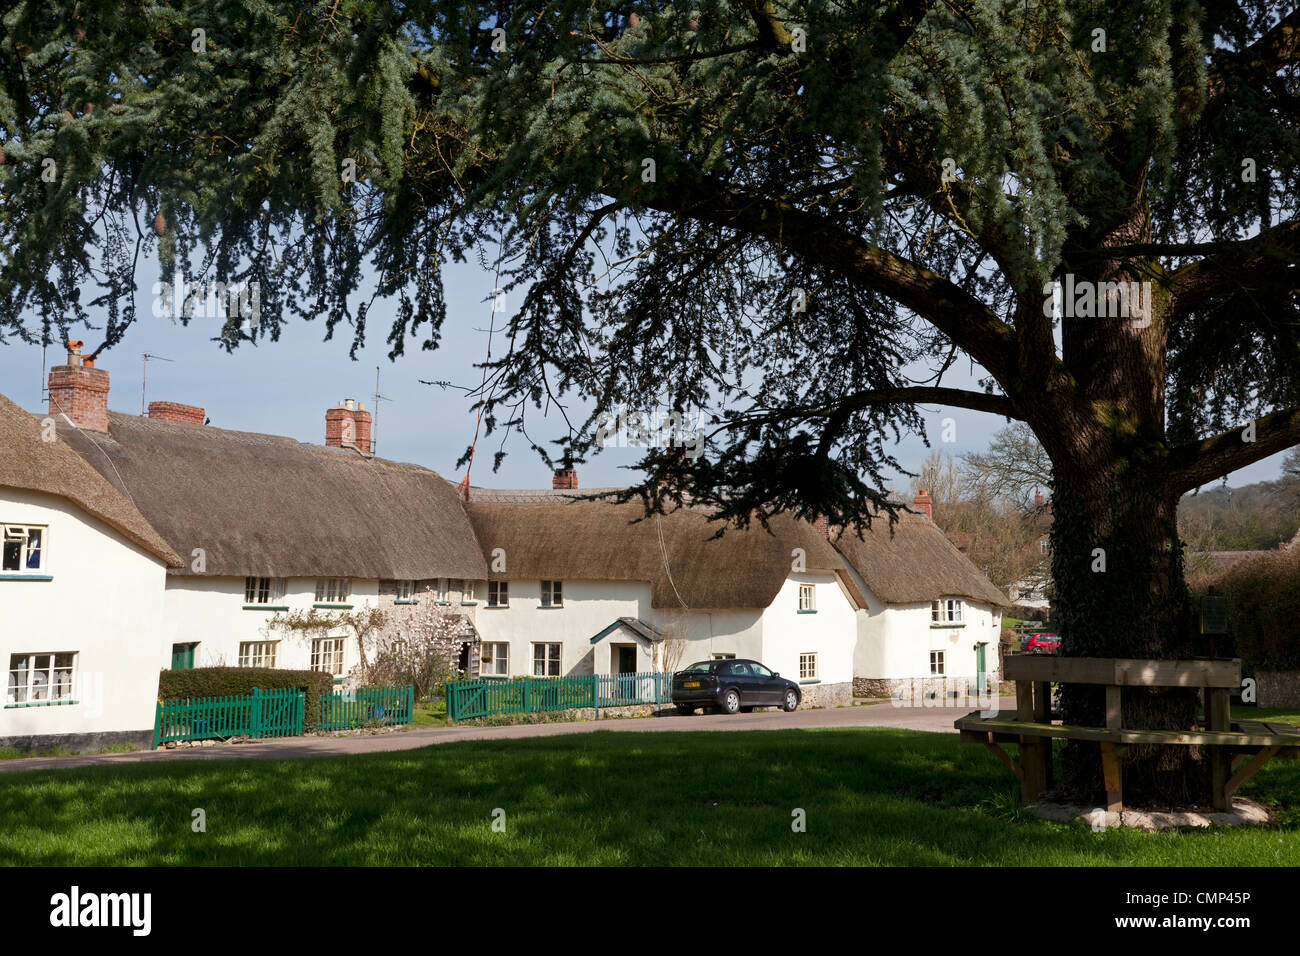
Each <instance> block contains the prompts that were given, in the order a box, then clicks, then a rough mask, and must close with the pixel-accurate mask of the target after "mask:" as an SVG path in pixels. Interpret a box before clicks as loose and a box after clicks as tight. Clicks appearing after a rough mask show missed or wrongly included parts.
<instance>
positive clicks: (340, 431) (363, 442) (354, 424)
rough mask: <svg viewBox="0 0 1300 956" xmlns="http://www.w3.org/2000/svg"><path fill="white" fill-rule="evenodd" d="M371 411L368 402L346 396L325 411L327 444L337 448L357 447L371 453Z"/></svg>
mask: <svg viewBox="0 0 1300 956" xmlns="http://www.w3.org/2000/svg"><path fill="white" fill-rule="evenodd" d="M370 422H371V418H370V413H369V412H368V411H366V403H365V402H362V403H361V404H360V405H358V404H357V402H356V400H355V399H351V398H345V399H343V401H341V402H339V403H338V404H337V405H336V406H334V407H333V408H330V409H327V410H326V412H325V444H326V445H331V446H333V447H335V448H340V447H347V448H356V449H357V450H359V451H362V452H364V453H365V454H367V455H369V454H370V452H371V448H370Z"/></svg>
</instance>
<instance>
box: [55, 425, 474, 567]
mask: <svg viewBox="0 0 1300 956" xmlns="http://www.w3.org/2000/svg"><path fill="white" fill-rule="evenodd" d="M108 428H109V433H108V435H96V436H94V442H93V443H92V442H91V441H90V438H89V437H87V436H84V435H82V434H80V433H72V434H70V435H69V436H68V443H69V444H70V445H72V446H73V448H75V449H76V451H78V452H79V453H80V454H81V455H82V457H83V458H85V460H86V461H87V462H89V463H90V464H91V465H92V466H93V467H94V468H95V470H97V471H98V472H99V473H100V474H101V475H103V476H104V477H105V478H107V479H108V480H109V481H110V482H112V483H113V484H114V485H115V486H117V487H118V488H119V489H122V490H124V491H126V492H128V493H129V495H130V497H131V498H132V500H134V501H135V503H136V506H137V507H138V508H139V509H140V511H141V512H142V513H143V514H144V515H145V517H146V518H148V520H149V523H150V524H152V525H153V526H154V527H155V528H157V529H158V532H159V533H160V534H161V535H162V536H163V538H165V539H166V541H167V542H168V543H169V544H170V545H171V546H172V547H173V548H175V549H176V550H177V551H178V552H180V553H181V554H182V555H187V556H188V555H190V554H191V553H192V551H193V550H194V549H195V548H203V549H204V551H205V552H206V562H207V565H206V571H205V573H206V574H207V575H208V576H213V575H237V576H242V575H254V574H255V575H266V576H273V577H316V576H318V575H319V576H331V577H333V576H337V577H354V578H384V579H391V578H396V579H408V578H414V579H425V578H435V577H454V578H475V579H480V580H481V579H483V578H486V577H487V567H486V565H485V564H484V562H483V556H482V554H481V553H480V552H479V549H478V546H477V544H476V543H475V541H474V535H473V532H472V530H471V529H470V526H469V522H468V521H467V520H466V518H465V514H464V511H463V510H462V509H461V506H460V501H459V499H458V498H457V497H456V492H455V490H454V489H453V488H452V487H451V485H449V484H448V483H447V482H446V481H444V480H443V479H442V478H441V477H439V476H438V475H437V474H436V473H434V472H432V471H429V470H428V469H425V468H420V467H418V466H416V465H407V464H399V463H396V462H391V461H385V460H384V459H381V458H364V457H362V456H361V455H360V454H359V453H357V452H356V451H353V450H352V449H345V448H330V447H325V446H321V445H306V444H302V443H300V442H298V441H295V440H294V439H292V438H282V437H279V436H275V435H260V434H255V433H251V432H237V431H228V430H226V429H222V428H212V427H210V426H205V425H193V424H188V423H184V422H173V421H168V420H165V419H158V418H140V417H137V416H135V415H123V414H121V413H120V412H109V413H108ZM60 434H62V432H60ZM186 562H187V563H186V565H185V567H184V568H183V569H182V571H181V572H180V573H183V574H193V573H194V572H193V571H192V569H191V565H190V564H189V559H188V557H187V559H186Z"/></svg>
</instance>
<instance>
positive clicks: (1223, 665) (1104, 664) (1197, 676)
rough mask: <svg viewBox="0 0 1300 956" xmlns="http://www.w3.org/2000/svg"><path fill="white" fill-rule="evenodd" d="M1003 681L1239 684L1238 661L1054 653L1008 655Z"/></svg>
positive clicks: (1178, 685) (1184, 684) (1197, 685)
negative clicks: (1059, 654) (1062, 655)
mask: <svg viewBox="0 0 1300 956" xmlns="http://www.w3.org/2000/svg"><path fill="white" fill-rule="evenodd" d="M1002 672H1003V676H1004V677H1005V678H1006V679H1007V680H1028V681H1054V682H1056V683H1062V684H1111V685H1114V686H1117V687H1227V688H1238V687H1240V686H1241V661H1240V660H1238V659H1236V658H1233V659H1231V660H1183V661H1162V660H1146V659H1143V658H1136V657H1134V658H1129V657H1122V658H1114V657H1057V656H1056V655H1054V654H1008V655H1007V656H1006V659H1005V660H1004V661H1003V668H1002Z"/></svg>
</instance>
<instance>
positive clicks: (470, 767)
mask: <svg viewBox="0 0 1300 956" xmlns="http://www.w3.org/2000/svg"><path fill="white" fill-rule="evenodd" d="M1251 790H1252V792H1251V793H1250V795H1251V796H1253V797H1254V798H1255V799H1259V800H1261V801H1262V802H1265V803H1271V804H1280V803H1290V802H1292V801H1294V797H1295V794H1296V793H1297V792H1300V772H1298V771H1297V769H1296V768H1295V764H1294V763H1293V762H1287V763H1285V764H1282V763H1279V764H1276V765H1273V766H1270V767H1269V768H1268V769H1266V770H1265V771H1264V772H1262V773H1261V774H1260V775H1259V776H1258V777H1257V778H1256V779H1255V781H1253V782H1252V786H1251ZM196 808H202V810H203V811H204V814H205V816H206V827H207V829H206V832H199V833H196V832H194V831H193V829H192V826H191V824H192V821H193V819H194V816H193V811H194V810H195V809H196ZM498 810H499V811H503V815H502V814H500V813H495V811H498ZM797 811H802V814H801V816H802V818H803V819H804V820H805V821H806V829H805V831H804V832H797V831H796V830H795V829H794V827H792V824H794V823H795V822H796V817H797V816H799V814H798V813H797ZM1290 812H1291V811H1289V810H1288V813H1290ZM494 820H498V821H503V822H504V832H497V831H496V830H494V829H493V822H494ZM1298 823H1300V821H1298V820H1296V819H1295V817H1294V815H1292V816H1290V817H1288V818H1286V825H1284V826H1283V827H1281V828H1277V829H1272V830H1267V831H1246V830H1237V831H1225V830H1216V831H1213V832H1184V833H1180V834H1159V835H1151V834H1141V833H1134V832H1131V831H1110V832H1107V833H1093V832H1092V831H1091V830H1090V829H1088V828H1087V827H1084V826H1079V825H1075V826H1065V825H1061V824H1051V823H1046V822H1043V821H1039V820H1036V819H1032V818H1027V817H1026V816H1025V814H1024V813H1023V812H1022V811H1021V810H1020V809H1019V807H1018V806H1017V801H1016V787H1015V784H1014V781H1013V780H1012V779H1011V777H1010V775H1009V774H1008V773H1007V772H1006V770H1005V768H1003V767H1002V766H1001V765H1000V764H997V763H996V761H994V760H993V758H992V757H991V756H990V755H989V754H987V753H986V752H984V750H983V748H977V747H972V746H970V745H968V744H962V743H961V742H960V741H959V739H958V738H957V737H956V735H949V734H927V733H919V732H914V731H904V730H893V729H886V728H852V729H843V730H788V731H755V732H728V733H716V734H712V733H703V732H701V733H691V734H658V733H644V734H642V733H608V732H597V733H593V734H583V735H575V736H569V737H552V738H546V739H527V740H500V741H466V742H460V743H449V744H441V745H438V746H435V747H428V748H424V749H421V750H412V751H404V752H399V753H386V754H368V755H358V756H349V757H330V758H321V759H302V760H282V761H268V760H256V761H237V762H232V761H222V762H219V763H217V762H214V763H190V762H183V763H182V762H174V763H172V762H168V763H157V764H152V765H149V764H128V765H121V766H118V767H111V768H106V767H95V768H83V769H76V770H65V771H33V772H30V773H18V774H8V775H5V776H4V777H3V778H0V863H3V864H6V865H114V864H127V865H131V864H143V865H168V864H197V865H209V864H211V865H243V866H250V865H251V866H275V865H345V864H346V865H390V866H391V865H430V864H436V865H443V866H447V865H485V864H486V865H509V864H520V865H588V864H595V865H656V864H659V865H664V864H701V865H781V864H821V865H838V864H844V865H872V864H880V865H940V866H943V865H971V864H975V865H999V866H1019V865H1089V864H1111V865H1206V866H1214V865H1224V866H1242V865H1291V864H1292V863H1293V861H1294V860H1295V859H1296V858H1297V856H1300V827H1298V826H1297V824H1298Z"/></svg>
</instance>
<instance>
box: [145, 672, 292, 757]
mask: <svg viewBox="0 0 1300 956" xmlns="http://www.w3.org/2000/svg"><path fill="white" fill-rule="evenodd" d="M302 711H303V692H302V691H301V690H297V689H295V688H292V687H285V688H277V689H275V690H260V689H258V688H256V687H255V688H253V692H252V693H251V694H247V695H244V696H240V697H193V698H185V699H183V700H160V701H158V708H157V711H156V712H155V715H154V726H153V745H154V747H158V746H159V745H160V744H165V743H167V742H169V741H173V740H177V741H179V740H209V739H213V738H225V737H238V736H241V735H247V736H249V737H296V736H300V735H301V734H302Z"/></svg>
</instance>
